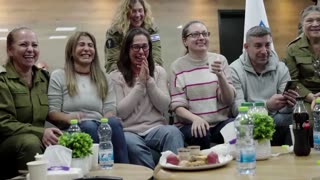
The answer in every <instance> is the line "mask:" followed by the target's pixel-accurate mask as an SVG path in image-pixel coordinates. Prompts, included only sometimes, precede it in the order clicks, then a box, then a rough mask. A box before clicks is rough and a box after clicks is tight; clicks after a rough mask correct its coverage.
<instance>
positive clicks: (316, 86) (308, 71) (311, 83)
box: [284, 33, 320, 97]
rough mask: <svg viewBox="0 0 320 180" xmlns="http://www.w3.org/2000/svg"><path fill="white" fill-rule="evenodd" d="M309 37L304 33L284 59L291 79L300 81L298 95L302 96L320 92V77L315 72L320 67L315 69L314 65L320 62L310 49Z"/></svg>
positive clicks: (289, 48)
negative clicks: (317, 61)
mask: <svg viewBox="0 0 320 180" xmlns="http://www.w3.org/2000/svg"><path fill="white" fill-rule="evenodd" d="M309 46H310V45H309V43H308V40H307V37H306V36H305V35H304V33H302V34H301V35H300V36H299V37H298V38H296V39H295V40H294V41H292V42H291V43H290V44H289V46H288V48H287V53H286V56H285V58H284V62H285V63H286V64H287V66H288V69H289V72H290V75H291V79H293V80H298V81H299V83H298V93H299V95H300V96H303V97H305V96H307V95H308V94H309V93H311V92H312V93H317V92H320V77H319V75H316V73H315V70H316V69H317V70H320V65H319V67H318V68H315V66H314V63H315V61H316V60H320V59H319V57H318V58H317V57H315V55H313V54H312V52H311V51H310V49H309Z"/></svg>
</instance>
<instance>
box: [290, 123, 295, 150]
mask: <svg viewBox="0 0 320 180" xmlns="http://www.w3.org/2000/svg"><path fill="white" fill-rule="evenodd" d="M289 129H290V135H291V140H292V145H293V146H294V134H293V125H292V124H291V125H289Z"/></svg>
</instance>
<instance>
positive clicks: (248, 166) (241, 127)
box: [234, 106, 256, 174]
mask: <svg viewBox="0 0 320 180" xmlns="http://www.w3.org/2000/svg"><path fill="white" fill-rule="evenodd" d="M234 123H235V128H236V131H237V142H236V149H237V169H238V172H239V173H240V174H255V170H256V150H255V145H254V140H253V121H252V119H251V118H250V116H248V107H243V106H240V107H239V114H238V116H237V117H236V119H235V121H234Z"/></svg>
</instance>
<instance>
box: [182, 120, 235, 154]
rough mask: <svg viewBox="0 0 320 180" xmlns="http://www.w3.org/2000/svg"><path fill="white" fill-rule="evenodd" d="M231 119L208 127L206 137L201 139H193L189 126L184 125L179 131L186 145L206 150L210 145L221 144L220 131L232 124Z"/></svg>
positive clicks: (222, 141) (222, 140)
mask: <svg viewBox="0 0 320 180" xmlns="http://www.w3.org/2000/svg"><path fill="white" fill-rule="evenodd" d="M233 120H234V119H233V118H230V119H227V120H225V121H222V122H219V123H218V124H217V125H216V126H214V127H210V128H209V131H207V136H204V137H202V138H200V137H197V138H196V137H193V136H192V135H191V127H192V124H190V125H184V126H182V127H181V128H180V131H181V132H182V133H183V135H184V137H185V140H186V143H187V144H188V145H198V146H200V148H201V149H208V148H210V143H211V142H212V143H214V144H223V143H224V139H223V136H222V134H221V133H220V130H221V129H222V128H223V127H224V126H225V125H226V124H228V123H230V122H233Z"/></svg>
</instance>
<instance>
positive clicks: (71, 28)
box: [56, 27, 77, 31]
mask: <svg viewBox="0 0 320 180" xmlns="http://www.w3.org/2000/svg"><path fill="white" fill-rule="evenodd" d="M76 29H77V28H76V27H57V28H56V31H75V30H76Z"/></svg>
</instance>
